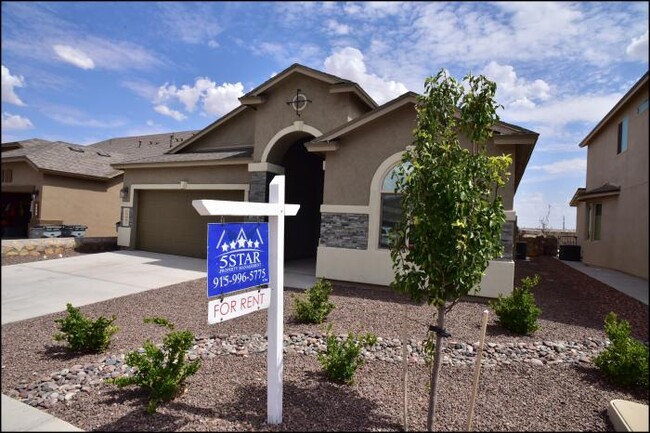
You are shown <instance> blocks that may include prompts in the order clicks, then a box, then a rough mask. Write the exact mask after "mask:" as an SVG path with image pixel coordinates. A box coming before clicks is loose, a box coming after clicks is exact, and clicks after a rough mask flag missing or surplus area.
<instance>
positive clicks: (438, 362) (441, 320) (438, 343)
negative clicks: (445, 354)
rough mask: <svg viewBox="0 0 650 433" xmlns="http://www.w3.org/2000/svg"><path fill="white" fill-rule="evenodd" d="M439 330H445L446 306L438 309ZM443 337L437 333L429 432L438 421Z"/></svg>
mask: <svg viewBox="0 0 650 433" xmlns="http://www.w3.org/2000/svg"><path fill="white" fill-rule="evenodd" d="M438 328H440V329H445V306H444V305H443V306H442V307H438ZM443 341H444V340H443V337H442V336H441V335H440V334H439V333H436V350H435V351H434V355H433V368H432V369H431V382H430V386H429V414H428V416H427V430H428V431H433V423H434V422H435V420H436V401H437V400H438V398H437V396H436V391H437V387H438V376H439V373H440V366H441V365H442V363H441V361H442V359H441V358H442V343H443Z"/></svg>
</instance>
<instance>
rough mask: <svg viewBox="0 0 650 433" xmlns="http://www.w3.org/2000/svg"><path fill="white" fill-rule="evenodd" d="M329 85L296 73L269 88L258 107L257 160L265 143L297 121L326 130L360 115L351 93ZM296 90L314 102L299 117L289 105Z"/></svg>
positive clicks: (256, 126) (256, 128)
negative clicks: (332, 91)
mask: <svg viewBox="0 0 650 433" xmlns="http://www.w3.org/2000/svg"><path fill="white" fill-rule="evenodd" d="M330 87H331V86H330V85H329V84H327V83H324V82H322V81H319V80H316V79H314V78H311V77H308V76H306V75H303V74H294V75H291V76H289V77H287V78H286V79H285V80H284V81H281V82H279V83H277V84H276V85H275V86H273V87H272V88H271V89H269V90H268V91H266V92H265V95H266V98H267V99H266V102H264V103H263V104H260V105H258V106H256V108H257V111H256V114H255V115H256V118H257V120H256V122H255V153H254V159H255V161H260V160H261V157H262V153H263V152H264V149H265V147H266V145H267V144H268V143H269V141H270V140H271V139H272V138H273V137H274V136H275V134H276V133H277V132H278V131H280V130H282V129H283V128H286V127H289V126H291V125H293V122H295V121H296V120H300V121H303V122H304V123H305V124H306V125H309V126H311V127H313V128H316V129H317V130H319V131H320V132H321V133H325V132H327V131H329V130H331V129H334V128H335V127H337V126H339V125H341V124H342V123H345V122H347V121H348V117H350V118H353V117H356V116H358V114H359V111H360V108H361V106H359V105H352V104H350V103H349V100H350V97H351V96H350V95H349V93H330V92H329V90H330ZM296 89H300V91H301V92H302V93H303V94H305V95H306V96H307V98H308V99H309V100H310V101H312V102H311V103H309V104H307V107H306V108H305V109H304V110H302V111H301V115H300V117H298V116H297V115H296V112H295V111H294V110H293V108H292V107H291V106H289V105H287V102H288V101H291V100H292V99H293V97H294V96H295V95H296ZM368 110H369V108H368ZM270 162H275V163H277V162H278V161H270Z"/></svg>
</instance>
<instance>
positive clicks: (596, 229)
mask: <svg viewBox="0 0 650 433" xmlns="http://www.w3.org/2000/svg"><path fill="white" fill-rule="evenodd" d="M602 219H603V205H602V204H597V205H596V217H595V218H594V240H595V241H599V240H600V227H601V223H602Z"/></svg>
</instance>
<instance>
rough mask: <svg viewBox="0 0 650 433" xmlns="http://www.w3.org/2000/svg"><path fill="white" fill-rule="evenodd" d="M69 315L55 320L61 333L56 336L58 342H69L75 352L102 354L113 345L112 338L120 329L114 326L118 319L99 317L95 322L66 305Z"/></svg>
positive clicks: (70, 305) (76, 309)
mask: <svg viewBox="0 0 650 433" xmlns="http://www.w3.org/2000/svg"><path fill="white" fill-rule="evenodd" d="M66 310H67V311H68V315H67V316H66V317H64V318H62V319H56V320H54V321H55V322H56V323H57V325H58V326H59V331H60V332H57V333H56V334H54V339H55V340H56V341H64V340H65V341H67V342H68V344H69V345H70V348H71V349H72V350H74V351H75V352H89V353H100V352H103V351H104V350H106V349H107V348H108V346H109V345H110V344H111V337H112V336H113V334H115V333H116V332H117V331H118V330H119V328H118V327H117V326H115V325H113V322H114V321H115V319H116V317H115V316H113V317H111V318H110V319H107V318H105V317H103V316H102V317H99V318H98V319H97V320H95V321H93V320H91V319H89V318H87V317H85V316H84V315H83V314H81V312H80V311H79V309H78V308H74V307H73V306H72V304H70V303H68V304H66Z"/></svg>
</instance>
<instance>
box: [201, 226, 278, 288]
mask: <svg viewBox="0 0 650 433" xmlns="http://www.w3.org/2000/svg"><path fill="white" fill-rule="evenodd" d="M268 251H269V227H268V223H229V224H208V298H211V297H214V296H222V295H224V294H225V293H230V292H235V291H238V290H243V289H247V288H249V287H255V286H260V285H263V284H268V283H269V281H270V280H269V253H268Z"/></svg>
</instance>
